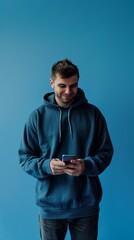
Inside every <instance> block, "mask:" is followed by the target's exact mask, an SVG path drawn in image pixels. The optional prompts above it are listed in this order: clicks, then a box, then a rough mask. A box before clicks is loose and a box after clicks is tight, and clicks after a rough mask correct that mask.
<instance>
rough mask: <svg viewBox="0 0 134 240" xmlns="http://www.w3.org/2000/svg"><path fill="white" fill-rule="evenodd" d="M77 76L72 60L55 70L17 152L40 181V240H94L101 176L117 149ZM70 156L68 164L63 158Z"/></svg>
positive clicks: (96, 227) (38, 196)
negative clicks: (49, 87)
mask: <svg viewBox="0 0 134 240" xmlns="http://www.w3.org/2000/svg"><path fill="white" fill-rule="evenodd" d="M78 82H79V70H78V68H77V66H76V65H74V64H73V63H72V62H71V61H69V60H68V59H65V60H61V61H58V62H57V63H55V64H54V65H53V66H52V73H51V79H50V84H51V87H52V88H53V90H54V92H50V93H47V94H46V95H45V96H44V104H43V105H42V106H41V107H39V108H38V109H36V110H35V111H33V112H32V114H31V115H30V117H29V119H28V121H27V123H26V125H25V129H24V135H23V139H22V142H21V146H20V149H19V157H20V165H21V167H22V169H23V170H24V171H26V172H27V173H28V174H30V175H32V176H33V177H35V178H36V179H37V186H36V202H37V205H38V206H39V210H40V218H39V219H40V233H41V239H42V240H63V239H65V235H66V232H67V229H68V228H69V231H70V235H71V239H73V240H96V239H97V233H98V215H99V203H100V201H101V197H102V188H101V184H100V181H99V177H98V176H99V174H101V173H102V172H103V171H104V170H105V169H106V167H107V166H108V165H109V164H110V162H111V158H112V155H113V146H112V143H111V140H110V136H109V133H108V129H107V125H106V121H105V119H104V117H103V115H102V113H101V112H100V111H99V109H98V108H97V107H95V106H94V105H91V104H89V103H88V101H87V99H86V97H85V95H84V92H83V91H82V90H81V89H80V88H78ZM64 154H67V155H72V157H71V160H70V161H69V162H66V161H62V155H64Z"/></svg>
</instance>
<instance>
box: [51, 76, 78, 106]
mask: <svg viewBox="0 0 134 240" xmlns="http://www.w3.org/2000/svg"><path fill="white" fill-rule="evenodd" d="M50 84H51V87H52V88H53V89H54V92H55V100H56V102H57V104H58V105H59V106H63V107H65V106H69V105H71V103H72V102H73V100H74V97H75V95H76V93H77V91H78V76H77V75H74V76H72V77H70V78H62V77H61V76H60V75H59V74H57V75H56V78H55V79H54V80H53V79H50Z"/></svg>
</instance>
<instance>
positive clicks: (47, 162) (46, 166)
mask: <svg viewBox="0 0 134 240" xmlns="http://www.w3.org/2000/svg"><path fill="white" fill-rule="evenodd" d="M50 161H51V159H45V161H44V163H43V169H44V172H45V173H47V174H50V175H53V173H52V170H51V168H50Z"/></svg>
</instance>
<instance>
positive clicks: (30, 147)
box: [18, 113, 52, 179]
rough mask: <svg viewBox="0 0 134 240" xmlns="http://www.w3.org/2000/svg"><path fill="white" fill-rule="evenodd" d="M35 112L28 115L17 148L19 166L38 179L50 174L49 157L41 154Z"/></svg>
mask: <svg viewBox="0 0 134 240" xmlns="http://www.w3.org/2000/svg"><path fill="white" fill-rule="evenodd" d="M36 121H37V114H35V113H33V114H31V115H30V117H29V119H28V121H27V123H26V124H25V127H24V132H23V137H22V141H21V144H20V148H19V151H18V153H19V159H20V166H21V167H22V169H23V170H24V171H25V172H27V173H28V174H30V175H32V176H33V177H35V178H38V179H44V178H46V177H48V175H49V174H52V171H51V168H50V161H51V159H46V158H45V157H43V156H42V153H41V149H40V146H39V141H38V134H37V128H36Z"/></svg>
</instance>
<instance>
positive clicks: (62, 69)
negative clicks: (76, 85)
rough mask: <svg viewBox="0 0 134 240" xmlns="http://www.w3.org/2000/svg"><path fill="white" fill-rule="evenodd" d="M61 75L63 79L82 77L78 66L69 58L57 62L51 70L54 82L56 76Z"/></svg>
mask: <svg viewBox="0 0 134 240" xmlns="http://www.w3.org/2000/svg"><path fill="white" fill-rule="evenodd" d="M57 73H58V74H59V75H60V76H61V77H62V78H69V77H72V76H74V75H77V76H78V79H79V77H80V75H79V69H78V67H77V66H76V65H74V64H73V63H72V62H71V61H70V60H68V59H67V58H65V59H63V60H60V61H58V62H56V63H55V64H54V65H53V66H52V69H51V78H52V79H53V80H54V79H55V78H56V74H57Z"/></svg>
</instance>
